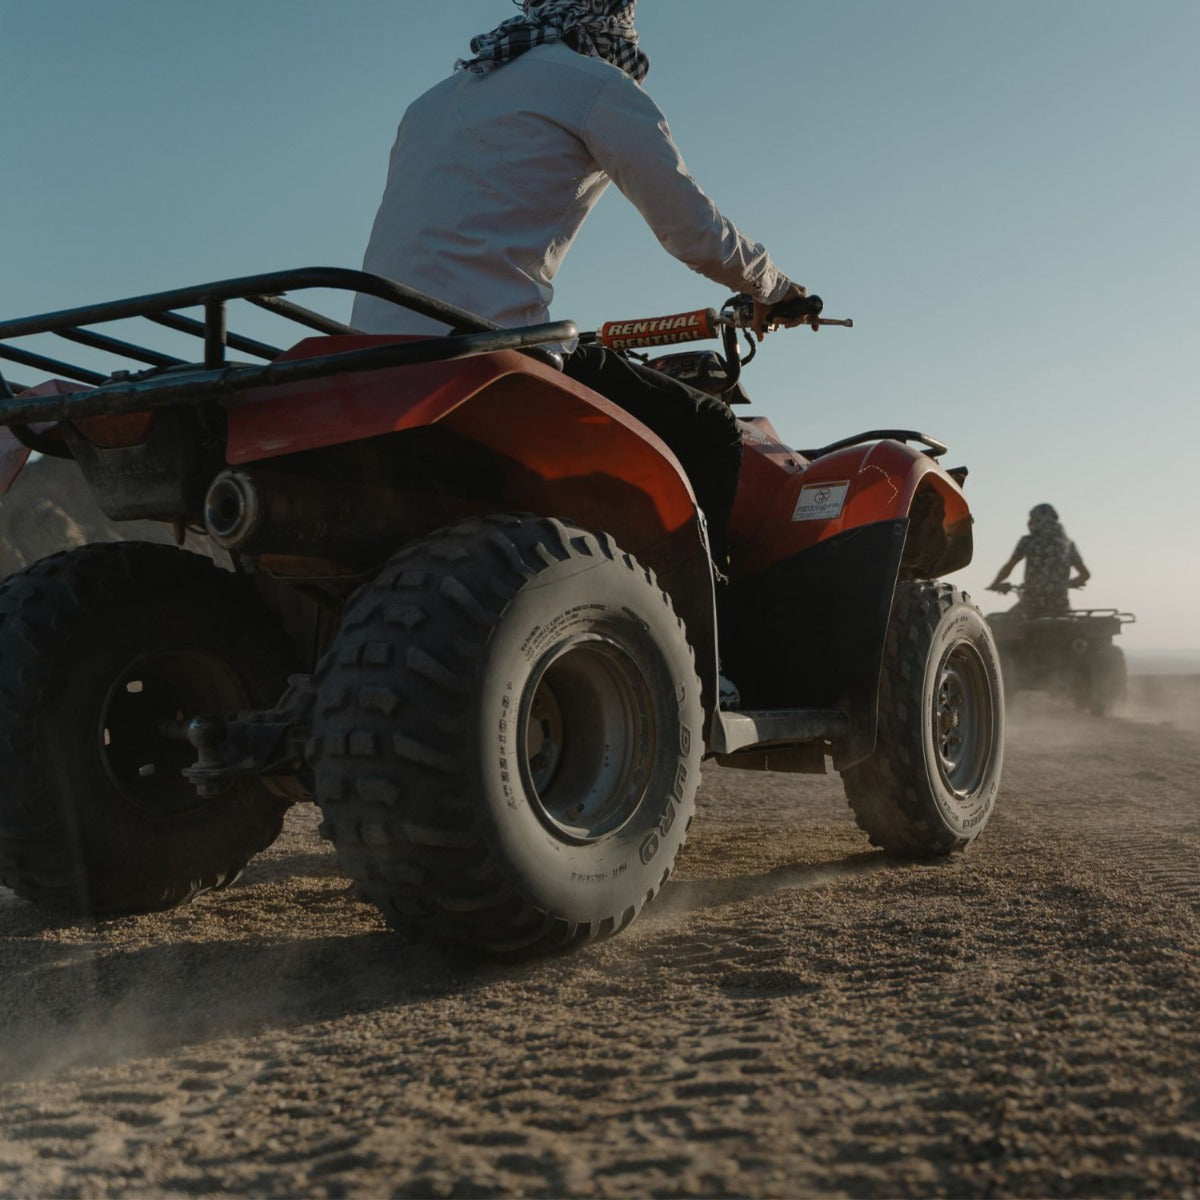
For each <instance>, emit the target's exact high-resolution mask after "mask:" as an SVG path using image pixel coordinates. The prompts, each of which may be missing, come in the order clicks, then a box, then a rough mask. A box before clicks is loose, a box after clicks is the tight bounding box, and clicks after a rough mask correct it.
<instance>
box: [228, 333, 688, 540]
mask: <svg viewBox="0 0 1200 1200" xmlns="http://www.w3.org/2000/svg"><path fill="white" fill-rule="evenodd" d="M396 340H398V339H396V338H383V337H376V336H363V335H355V336H346V337H322V338H309V339H306V340H305V341H303V342H301V343H299V344H298V345H297V346H295V347H293V348H292V349H291V350H289V351H288V352H287V354H286V355H284V356H283V359H293V358H304V357H310V356H314V355H325V354H333V353H337V352H338V351H342V350H358V349H364V348H366V347H369V346H376V345H383V344H387V343H390V342H394V341H396ZM280 361H282V359H281V360H280ZM438 424H440V425H442V426H443V427H444V428H447V429H450V430H452V431H454V432H455V433H458V434H461V435H462V436H464V437H467V438H469V439H470V440H472V441H473V442H476V443H477V444H479V445H481V446H485V447H487V448H488V449H490V450H492V451H494V452H495V453H496V454H497V455H498V456H500V457H501V458H502V459H504V460H507V461H509V462H511V463H512V464H513V468H514V469H513V473H512V489H513V490H512V496H511V498H512V501H513V503H516V504H520V503H525V504H528V505H529V507H531V508H532V509H534V510H536V511H547V512H558V513H563V512H569V513H572V514H574V515H576V516H578V517H583V516H584V514H585V512H589V511H596V510H598V509H601V508H603V507H604V506H605V505H607V506H609V507H612V508H614V510H615V512H614V516H613V519H612V520H611V521H606V522H604V524H603V526H602V527H606V528H609V529H610V530H611V531H612V532H613V533H619V532H621V529H622V527H624V528H625V529H634V528H638V527H639V526H640V528H641V529H642V537H641V538H639V539H638V540H639V541H644V540H645V538H646V536H647V535H649V536H650V537H651V538H654V537H658V536H661V535H663V534H669V533H674V532H676V531H678V530H680V529H681V528H683V527H685V526H687V525H690V524H693V523H694V521H695V498H694V496H693V495H692V491H691V487H690V486H689V484H688V482H687V480H686V478H685V477H684V475H683V471H682V469H681V468H680V466H679V463H678V461H677V460H676V459H675V456H674V455H673V454H672V453H671V451H670V450H668V449H667V447H666V446H665V445H664V443H663V442H661V441H660V440H659V439H658V438H657V437H655V436H654V435H653V434H652V433H650V431H649V430H647V429H646V428H645V427H644V426H643V425H642V424H641V423H640V422H638V421H637V420H636V419H635V418H633V417H631V416H630V415H629V414H628V413H626V412H624V411H623V410H622V409H620V408H618V407H617V406H616V405H615V404H612V403H610V402H609V401H607V400H605V399H604V398H603V397H601V396H598V395H597V394H596V393H595V392H592V391H591V390H589V389H588V388H585V387H582V386H581V385H579V384H577V383H575V382H573V381H572V380H571V379H568V378H567V377H566V376H565V375H563V374H562V373H561V372H560V371H556V370H555V369H554V368H553V367H550V366H548V365H545V364H543V363H540V362H538V361H536V360H534V359H532V358H530V357H529V356H527V355H524V354H520V353H517V352H515V351H501V352H499V353H496V354H485V355H478V356H475V357H472V358H465V359H459V360H456V361H452V362H439V363H428V364H425V365H422V366H412V367H405V368H404V370H403V371H396V370H394V369H389V370H383V371H369V372H362V373H359V374H346V375H339V376H336V377H334V378H333V379H329V378H325V379H316V380H310V381H304V382H298V383H294V384H287V385H282V386H279V387H271V388H260V389H257V390H256V391H255V392H254V394H253V396H251V397H247V398H246V399H245V400H235V401H232V402H231V403H230V405H229V427H228V442H227V451H226V457H227V459H228V461H229V462H230V463H232V464H242V463H248V462H255V461H259V460H262V459H269V458H275V457H279V456H281V455H286V454H294V453H298V452H300V451H304V450H312V449H317V448H320V447H323V446H332V445H337V444H340V443H344V442H353V441H358V440H361V439H365V438H370V437H376V436H379V435H381V434H386V433H392V432H399V431H402V430H407V429H418V428H421V427H424V426H429V425H438ZM601 491H602V492H603V500H602V499H601V495H600V493H601ZM630 548H631V549H632V548H633V547H632V546H630Z"/></svg>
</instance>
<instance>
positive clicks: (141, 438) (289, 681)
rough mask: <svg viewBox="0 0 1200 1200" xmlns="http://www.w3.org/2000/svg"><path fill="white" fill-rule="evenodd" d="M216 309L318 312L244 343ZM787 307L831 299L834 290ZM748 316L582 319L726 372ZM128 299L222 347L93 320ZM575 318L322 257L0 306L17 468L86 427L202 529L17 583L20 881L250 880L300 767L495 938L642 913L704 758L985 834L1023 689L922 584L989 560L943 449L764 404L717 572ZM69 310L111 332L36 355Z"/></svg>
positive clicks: (329, 807)
mask: <svg viewBox="0 0 1200 1200" xmlns="http://www.w3.org/2000/svg"><path fill="white" fill-rule="evenodd" d="M304 288H320V289H329V288H345V289H351V290H355V291H364V292H369V293H371V294H374V295H377V296H381V297H383V298H385V299H388V300H391V301H393V302H395V303H397V304H401V305H405V306H407V307H409V308H411V309H414V310H415V311H418V312H421V313H423V314H425V315H427V316H432V317H434V318H436V319H438V320H440V321H442V322H443V323H444V324H445V325H446V326H447V327H448V329H449V332H448V333H447V334H446V335H445V336H441V337H432V338H419V339H414V338H399V337H380V336H365V335H362V334H360V333H357V332H355V331H354V330H353V329H350V328H348V327H346V326H344V325H342V324H340V323H338V322H336V321H333V320H330V319H328V318H327V317H325V316H322V315H320V314H318V313H316V312H314V311H312V310H311V309H308V308H303V307H300V306H299V305H297V304H295V303H294V302H293V301H291V300H288V299H285V298H284V295H285V293H288V292H294V291H296V290H299V289H304ZM231 303H237V304H238V305H246V304H249V305H252V306H257V307H258V308H265V309H268V310H270V311H271V312H272V313H273V314H274V317H275V318H277V319H279V320H282V321H288V322H293V323H299V324H300V325H301V326H304V327H306V328H307V329H310V330H313V331H315V334H314V335H313V336H307V337H304V338H302V339H301V340H299V341H297V342H295V344H292V345H290V346H289V347H288V348H286V349H285V348H280V347H277V346H274V345H271V344H268V343H266V342H264V341H262V340H258V339H257V338H252V337H249V336H244V335H240V334H237V333H235V332H233V331H231V330H230V329H229V328H228V325H227V307H228V306H229V305H230V304H231ZM796 303H797V302H793V306H792V308H791V309H789V310H788V313H787V314H786V315H789V316H791V317H795V316H796V315H797V312H798V311H799V310H797V309H796V308H795V304H796ZM799 303H801V304H802V306H803V312H802V313H801V314H800V315H802V316H803V317H804V318H805V320H806V321H807V322H808V323H810V324H811V325H812V326H813V327H814V328H817V327H819V326H820V325H821V324H848V323H849V322H828V321H825V320H824V319H823V318H821V317H820V315H819V314H820V302H819V301H818V300H816V299H815V298H810V299H809V300H807V301H804V302H799ZM188 310H198V312H197V315H188ZM750 312H751V308H750V305H749V304H748V303H747V302H746V300H745V298H744V297H734V298H733V299H732V300H731V301H730V302H729V303H727V305H726V306H725V307H724V308H723V309H722V310H721V312H720V313H716V312H713V311H711V310H704V311H702V312H701V313H699V314H684V315H683V317H680V318H672V319H666V318H658V319H656V320H654V321H649V322H622V323H618V328H617V329H616V330H615V331H614V329H613V328H612V327H606V330H602V331H601V332H600V334H599V335H597V336H599V337H601V339H602V340H607V341H609V342H610V344H613V345H619V346H620V347H621V348H622V349H623V350H624V351H626V352H629V353H635V352H636V351H637V350H638V348H639V347H641V348H645V346H647V345H665V344H667V343H670V342H674V341H682V340H691V339H692V338H694V337H696V336H705V335H710V334H714V335H719V336H720V337H721V339H722V350H721V351H719V352H718V351H707V352H703V353H699V354H697V353H695V352H685V353H682V354H672V355H668V356H666V357H660V358H657V359H654V360H653V361H652V362H651V364H650V365H652V366H654V367H655V368H656V369H659V370H662V371H666V372H668V373H672V374H675V375H676V376H677V377H681V378H684V379H687V380H688V381H690V382H692V383H693V384H694V385H695V386H698V387H702V388H704V389H707V390H709V391H711V392H715V393H717V394H719V395H722V396H724V397H725V399H726V400H728V401H729V402H731V403H739V402H743V401H744V400H745V396H744V393H743V392H742V391H741V386H740V382H739V379H738V375H739V372H740V370H741V365H742V360H741V358H740V357H739V352H738V335H739V330H740V329H744V328H745V327H746V326H747V325H748V323H749V320H750ZM135 320H136V321H140V322H147V321H148V322H150V323H152V324H153V325H155V326H158V327H160V328H161V327H167V328H168V329H170V330H172V331H174V336H176V337H177V338H178V339H179V340H180V341H181V342H182V341H185V340H186V339H193V338H194V339H198V340H199V341H200V342H201V343H202V345H203V352H202V357H201V355H199V354H192V355H190V356H189V355H187V354H185V355H183V356H179V355H178V354H172V353H168V352H166V351H165V350H163V349H160V348H153V349H152V348H148V347H147V346H145V345H143V344H141V342H140V341H139V342H133V341H129V340H126V339H125V338H124V337H117V336H113V335H112V334H111V333H103V334H102V333H98V332H96V330H95V328H94V327H95V326H99V325H105V324H110V325H111V323H113V322H119V323H121V324H120V325H119V326H118V329H119V330H123V329H124V328H125V327H127V326H128V325H129V324H131V323H132V322H134V321H135ZM639 325H643V326H645V328H641V329H639V328H638V326H639ZM576 335H577V330H576V328H575V326H574V325H573V324H572V323H570V322H555V323H550V324H545V325H539V326H533V327H528V328H521V329H511V330H504V329H497V328H495V327H493V326H491V325H490V324H489V323H488V322H486V321H483V320H481V319H480V318H478V317H476V316H473V315H472V314H470V313H467V312H463V311H462V310H459V309H456V308H453V307H451V306H448V305H446V304H443V303H440V302H438V301H436V300H434V299H432V298H430V297H428V296H424V295H422V294H420V293H417V292H414V291H411V290H409V289H406V288H403V287H400V286H398V285H396V284H393V283H391V282H389V281H387V280H384V279H381V278H379V277H376V276H370V275H364V274H362V273H359V272H354V271H344V270H338V269H332V268H313V269H308V270H300V271H289V272H280V273H276V274H271V275H261V276H256V277H251V278H245V279H237V280H227V281H223V282H219V283H213V284H206V285H202V286H199V287H193V288H185V289H180V290H178V291H172V292H165V293H159V294H155V295H150V296H143V297H138V298H135V299H131V300H123V301H114V302H109V303H105V304H98V305H93V306H90V307H86V308H76V309H70V310H66V311H63V312H57V313H50V314H46V315H41V316H33V317H25V318H21V319H17V320H9V321H3V322H0V357H2V358H4V359H7V360H8V361H10V362H16V363H18V364H22V365H24V366H26V367H28V368H33V369H36V370H40V371H41V372H43V373H44V374H47V375H50V376H53V377H54V378H52V379H51V381H50V382H46V383H43V384H40V385H37V386H29V387H22V388H17V387H16V386H15V385H13V386H10V385H9V384H4V383H3V382H2V381H0V393H2V394H0V425H2V426H6V427H7V429H0V486H3V487H7V486H8V485H9V484H10V483H11V481H12V479H13V478H14V477H15V474H16V473H17V472H18V471H19V470H20V467H21V465H22V464H23V462H24V461H25V458H26V457H27V456H28V454H29V453H30V452H31V451H37V452H39V453H41V454H51V455H58V456H63V457H70V458H72V459H74V461H75V462H76V463H77V464H78V466H79V469H80V470H81V471H82V472H83V475H84V477H85V479H86V480H87V482H88V484H89V486H90V488H91V490H92V492H93V494H94V495H95V497H96V500H97V501H98V503H99V505H100V507H101V508H102V509H103V510H104V511H105V512H106V513H107V514H108V515H109V516H110V517H111V518H113V519H116V520H125V519H135V518H143V519H144V518H150V519H154V520H159V521H163V522H168V523H170V524H172V525H173V526H174V528H175V530H176V531H177V534H178V540H179V541H180V542H182V540H183V537H184V534H185V532H186V531H189V530H192V531H200V530H202V531H203V532H204V533H205V534H206V535H207V539H208V543H209V545H210V546H211V551H212V554H211V558H208V557H205V556H202V555H198V554H195V553H190V552H188V551H185V550H184V549H182V548H176V547H173V546H158V545H148V544H144V543H137V542H124V543H117V544H105V545H89V546H84V547H81V548H79V549H75V550H70V551H67V552H64V553H61V554H56V555H53V556H51V557H49V558H46V559H44V560H43V561H41V562H39V563H36V564H34V565H33V566H31V567H29V568H27V569H25V570H23V571H21V572H20V573H19V574H16V575H14V576H12V577H10V578H9V579H8V580H6V581H5V582H4V583H3V585H0V880H2V881H3V882H4V883H5V884H7V885H8V886H9V887H11V888H12V889H14V890H15V891H16V892H18V893H19V894H20V895H22V896H25V897H27V898H29V899H30V900H33V901H35V902H37V903H40V904H44V905H46V906H49V907H55V908H63V909H67V910H70V911H73V912H77V913H112V912H122V911H135V910H147V909H156V908H164V907H168V906H170V905H173V904H176V903H178V902H180V901H183V900H185V899H187V898H188V897H189V896H191V895H194V894H196V893H197V892H200V891H203V890H206V889H211V888H215V887H222V886H225V885H227V884H228V883H230V882H231V881H232V880H233V879H235V878H236V877H237V875H238V874H239V872H240V871H241V869H242V868H243V866H244V865H245V864H246V862H247V861H248V860H249V859H250V858H251V857H252V856H253V855H254V854H255V853H257V852H258V851H260V850H262V849H263V848H264V847H265V846H267V845H268V844H269V843H270V842H271V840H272V839H273V838H274V837H275V836H276V835H277V833H278V832H279V829H280V826H281V821H282V818H283V814H284V811H285V810H286V808H287V807H288V805H289V804H291V803H293V802H295V801H300V800H312V799H315V801H316V803H317V804H318V805H319V806H320V808H321V810H322V813H323V817H324V820H323V823H322V825H321V829H322V832H323V834H324V835H325V836H326V837H327V838H329V839H330V840H331V841H332V842H333V844H334V846H335V847H336V850H337V854H338V858H339V859H340V861H341V864H342V866H343V867H344V869H345V870H346V871H347V873H348V874H349V875H350V876H351V877H352V878H353V879H354V881H355V883H356V884H357V886H358V888H359V890H360V892H361V893H362V894H363V895H365V896H366V897H368V898H370V899H371V900H373V901H374V902H375V903H376V904H377V905H378V906H379V908H380V909H381V910H382V911H383V913H384V914H385V916H386V917H387V919H388V920H389V921H391V922H393V923H395V924H396V925H403V926H410V925H416V926H419V927H421V928H423V929H425V930H426V931H429V932H431V933H433V934H434V935H436V936H439V937H443V938H446V939H452V940H456V941H462V942H467V943H469V944H472V945H474V946H476V947H479V948H482V949H484V950H485V951H488V952H491V953H494V954H501V955H515V954H531V953H544V952H548V951H551V950H555V949H559V948H562V947H566V946H569V945H571V944H574V943H578V942H582V941H586V940H588V939H590V938H593V937H597V936H603V935H606V934H611V933H613V932H615V931H617V930H619V929H621V928H623V927H624V926H626V925H627V924H628V923H629V922H630V921H631V920H632V919H633V918H634V916H635V915H636V914H637V912H638V911H639V910H640V909H641V907H642V906H643V905H644V904H645V903H646V902H647V901H648V900H650V899H651V898H652V897H653V896H654V895H655V894H656V892H657V891H658V890H659V889H660V888H661V887H662V885H663V883H664V882H665V881H666V879H667V876H668V875H669V874H670V871H671V868H672V866H673V864H674V862H675V859H676V856H677V854H678V853H679V850H680V848H681V847H682V845H683V842H684V838H685V836H686V833H687V829H688V826H689V825H690V824H691V821H692V817H693V813H694V804H695V795H696V789H697V785H698V784H699V781H700V767H701V762H702V761H703V760H705V759H714V760H716V761H717V762H719V763H721V764H722V765H723V766H726V767H744V768H750V769H755V770H764V769H765V770H778V771H797V772H821V771H824V770H825V769H826V764H827V762H829V761H832V764H833V767H834V768H835V769H836V770H837V771H839V772H840V773H841V775H842V778H843V780H844V783H845V789H846V793H847V796H848V797H849V801H850V805H851V807H852V809H853V810H854V812H855V814H856V816H857V819H858V822H859V824H860V825H861V826H862V828H863V829H864V830H865V831H866V833H867V834H868V835H869V837H870V839H871V840H872V841H873V842H874V843H875V844H877V845H879V846H881V847H883V848H884V849H886V850H888V851H891V852H893V853H896V854H900V855H917V856H939V855H945V854H948V853H950V852H952V851H954V850H958V849H961V848H962V847H964V846H966V845H967V844H968V843H969V842H970V841H972V839H974V838H975V837H976V836H977V835H978V834H979V833H980V832H981V830H982V829H983V827H984V825H985V824H986V823H987V820H988V817H989V815H990V813H991V812H992V808H993V805H994V802H995V798H996V792H997V788H998V787H999V780H1000V770H1001V757H1002V745H1003V722H1004V705H1003V701H1002V697H1001V689H1000V682H999V668H998V663H997V654H996V648H995V644H994V642H993V638H992V634H991V632H990V630H989V627H988V625H987V622H986V621H985V620H984V619H983V617H982V616H981V615H980V613H979V610H978V609H977V608H976V607H975V606H974V604H972V603H971V602H970V601H969V600H968V598H967V597H966V596H965V595H964V594H963V593H962V592H961V591H960V590H958V589H957V588H955V587H953V586H952V585H951V584H948V583H944V582H939V581H938V577H939V576H940V575H943V574H944V573H946V572H949V571H952V570H955V569H957V568H959V567H961V566H963V565H964V564H966V563H967V562H968V561H969V560H970V557H971V516H970V513H969V511H968V507H967V503H966V500H965V499H964V497H963V493H962V482H963V479H964V477H965V474H966V472H965V470H962V469H956V470H951V471H948V470H946V469H944V468H943V467H942V466H941V465H940V463H939V461H938V459H939V457H940V456H941V455H942V454H943V453H944V451H945V447H944V446H943V445H942V444H941V443H939V442H937V441H935V440H933V439H932V438H929V437H926V436H924V435H922V434H917V433H914V432H912V431H907V430H876V431H873V432H870V433H864V434H860V435H858V436H856V437H850V438H846V439H844V440H842V441H838V442H835V443H834V444H832V445H829V446H825V447H822V448H820V449H813V450H804V451H796V450H792V449H789V448H788V447H787V446H785V445H784V444H783V443H782V442H781V441H780V439H779V437H778V436H777V434H776V433H775V431H774V429H772V427H771V425H770V424H769V423H768V422H767V421H766V420H764V419H762V418H756V417H750V418H748V419H747V420H745V421H743V422H742V423H741V427H742V430H743V435H744V442H745V455H744V463H743V467H742V473H741V479H740V490H739V493H738V497H737V502H736V505H735V508H734V511H733V515H732V518H731V520H730V524H729V531H728V538H729V555H730V560H729V568H728V573H729V578H728V581H727V582H720V583H714V573H713V571H712V568H711V564H710V559H709V553H708V544H707V534H706V529H705V525H704V521H703V517H702V515H701V513H700V512H699V510H698V508H697V506H696V502H695V499H694V496H693V494H692V490H691V488H690V486H689V484H688V481H687V479H686V478H685V476H684V474H683V472H682V470H681V468H680V466H679V464H678V462H677V461H676V459H675V458H674V456H673V455H672V453H671V452H670V450H668V449H667V447H666V446H665V445H664V444H663V443H662V442H661V441H660V440H659V439H658V438H657V437H656V436H655V435H654V434H653V433H651V432H650V431H649V430H648V429H647V428H645V426H643V425H642V424H640V423H639V422H638V421H637V420H635V419H634V418H633V417H631V416H629V415H628V414H627V413H625V412H624V411H623V410H621V409H620V408H618V407H616V406H615V405H614V404H612V403H610V402H609V401H607V400H606V399H604V398H603V397H601V396H600V395H597V394H595V393H593V392H591V391H589V390H588V389H586V388H584V387H582V386H580V385H578V384H576V383H574V382H572V381H571V380H569V379H568V378H566V377H565V376H564V375H563V373H562V372H561V370H560V369H559V366H558V360H557V359H556V357H555V355H554V353H553V351H552V350H550V349H548V347H552V346H554V345H556V344H561V343H563V342H566V341H569V340H570V339H572V338H574V337H575V336H576ZM55 337H56V338H58V339H60V340H61V339H67V340H68V341H70V342H73V343H76V344H79V343H82V344H83V345H84V346H87V347H89V348H91V349H92V350H93V351H95V352H96V354H97V355H99V356H102V357H103V359H104V361H105V362H106V363H107V364H109V365H107V366H104V367H99V368H95V369H93V368H91V367H83V366H79V365H75V364H73V363H70V362H64V361H62V360H61V359H60V358H58V357H50V356H48V355H47V354H46V352H45V345H44V343H45V342H46V341H47V340H49V339H51V338H55ZM35 344H36V345H37V347H38V348H37V349H34V346H35ZM193 344H194V343H193ZM231 355H232V356H236V357H235V358H234V357H231ZM114 358H115V359H116V360H118V361H119V362H120V363H121V366H120V367H119V368H117V369H114V368H113V367H112V366H111V363H112V360H113V359H114ZM247 360H249V361H247ZM718 655H719V659H720V664H721V669H722V670H723V671H724V672H725V674H727V675H728V676H730V677H731V678H732V679H734V680H735V681H736V682H737V684H738V686H739V688H740V691H741V705H740V707H739V708H738V709H737V710H736V711H734V710H728V709H723V708H722V707H721V704H720V703H719V700H718V680H719V677H720V672H719V670H718Z"/></svg>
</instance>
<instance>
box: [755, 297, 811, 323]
mask: <svg viewBox="0 0 1200 1200" xmlns="http://www.w3.org/2000/svg"><path fill="white" fill-rule="evenodd" d="M824 307H825V301H824V300H822V299H821V297H820V296H798V297H797V298H796V299H795V300H781V301H780V302H779V303H778V304H773V305H771V310H770V313H769V314H768V316H769V317H774V318H776V319H778V320H780V321H797V320H799V321H808V320H812V319H813V318H814V317H819V316H820V315H821V310H822V309H823V308H824Z"/></svg>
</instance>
